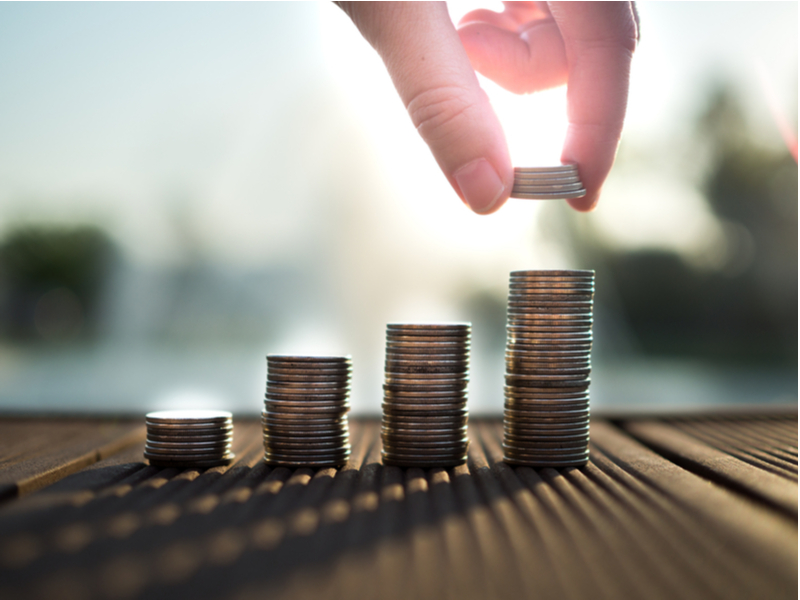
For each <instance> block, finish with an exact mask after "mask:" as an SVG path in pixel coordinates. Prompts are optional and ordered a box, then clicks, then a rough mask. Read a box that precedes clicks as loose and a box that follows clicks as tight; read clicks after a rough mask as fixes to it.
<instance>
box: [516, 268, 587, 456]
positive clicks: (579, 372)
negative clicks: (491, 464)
mask: <svg viewBox="0 0 800 600" xmlns="http://www.w3.org/2000/svg"><path fill="white" fill-rule="evenodd" d="M593 301H594V271H514V272H512V273H511V283H510V290H509V296H508V322H507V333H508V337H507V345H506V376H505V378H506V387H505V411H504V416H503V427H504V437H503V450H504V455H505V461H506V462H509V463H513V464H519V465H528V466H534V467H569V466H581V465H584V464H586V462H587V461H588V459H589V382H590V380H589V374H590V371H591V352H592V306H593Z"/></svg>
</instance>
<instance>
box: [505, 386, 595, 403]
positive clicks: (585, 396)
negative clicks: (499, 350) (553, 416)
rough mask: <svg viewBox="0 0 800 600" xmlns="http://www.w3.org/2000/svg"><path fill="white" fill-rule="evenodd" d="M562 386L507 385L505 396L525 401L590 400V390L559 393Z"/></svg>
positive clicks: (508, 398) (509, 398)
mask: <svg viewBox="0 0 800 600" xmlns="http://www.w3.org/2000/svg"><path fill="white" fill-rule="evenodd" d="M561 389H562V388H547V389H546V390H544V391H541V390H534V389H532V388H523V387H515V386H505V387H504V388H503V390H504V394H503V395H504V397H505V398H506V399H507V400H520V401H523V402H550V403H553V404H558V403H559V402H589V391H588V390H584V391H581V392H577V393H574V392H568V393H565V394H564V393H559V392H560V391H561Z"/></svg>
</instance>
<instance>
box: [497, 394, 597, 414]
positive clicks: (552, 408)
mask: <svg viewBox="0 0 800 600" xmlns="http://www.w3.org/2000/svg"><path fill="white" fill-rule="evenodd" d="M503 408H506V409H509V410H518V411H521V412H528V413H530V414H531V415H532V416H537V415H538V416H547V415H548V414H552V413H554V412H558V411H565V412H566V411H577V410H583V411H585V412H586V414H587V415H588V414H589V403H588V402H586V401H583V402H580V401H578V402H571V403H563V405H562V403H543V401H541V400H520V399H514V400H509V399H508V398H506V400H505V402H503Z"/></svg>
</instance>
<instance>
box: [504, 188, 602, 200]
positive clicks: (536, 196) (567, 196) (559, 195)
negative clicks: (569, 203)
mask: <svg viewBox="0 0 800 600" xmlns="http://www.w3.org/2000/svg"><path fill="white" fill-rule="evenodd" d="M585 195H586V190H585V189H580V190H577V191H575V192H555V193H552V194H548V193H546V192H536V193H533V194H528V193H525V192H515V191H512V192H511V198H517V199H520V200H571V199H573V198H583V197H584V196H585Z"/></svg>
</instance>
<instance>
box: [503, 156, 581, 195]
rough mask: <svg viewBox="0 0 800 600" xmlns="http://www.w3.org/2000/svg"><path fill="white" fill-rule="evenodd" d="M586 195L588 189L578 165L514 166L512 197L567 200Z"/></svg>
mask: <svg viewBox="0 0 800 600" xmlns="http://www.w3.org/2000/svg"><path fill="white" fill-rule="evenodd" d="M585 195H586V190H585V189H584V188H583V183H582V182H581V178H580V176H579V175H578V165H575V164H569V165H558V166H555V167H515V168H514V187H513V188H512V190H511V197H512V198H524V199H528V200H566V199H569V198H580V197H582V196H585Z"/></svg>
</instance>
